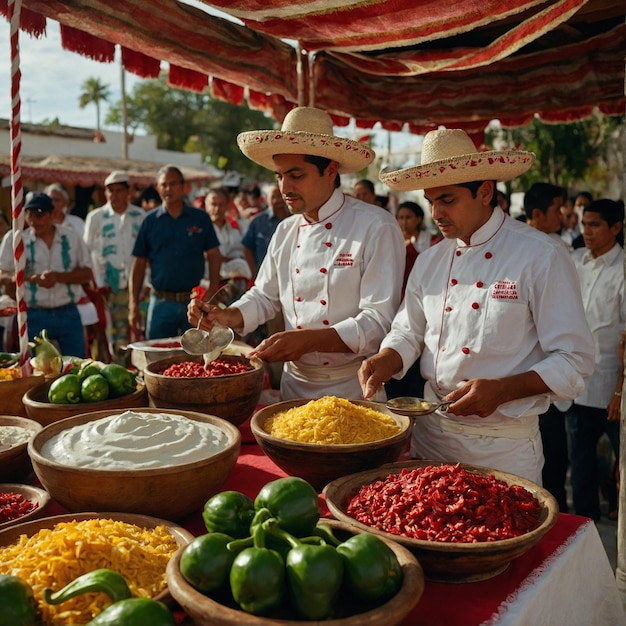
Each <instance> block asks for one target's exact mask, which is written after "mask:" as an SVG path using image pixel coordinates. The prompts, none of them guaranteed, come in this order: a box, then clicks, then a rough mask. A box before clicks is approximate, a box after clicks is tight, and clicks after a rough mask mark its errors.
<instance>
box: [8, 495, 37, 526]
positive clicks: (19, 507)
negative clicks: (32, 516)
mask: <svg viewBox="0 0 626 626" xmlns="http://www.w3.org/2000/svg"><path fill="white" fill-rule="evenodd" d="M38 506H39V503H35V502H33V501H32V500H29V499H28V498H25V497H24V496H23V495H22V494H21V493H15V492H13V491H6V492H3V493H0V524H2V523H4V522H10V521H12V520H14V519H17V518H18V517H22V516H23V515H26V514H27V513H30V512H32V511H34V510H35V509H36V508H37V507H38Z"/></svg>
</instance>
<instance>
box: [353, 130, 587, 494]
mask: <svg viewBox="0 0 626 626" xmlns="http://www.w3.org/2000/svg"><path fill="white" fill-rule="evenodd" d="M533 160H534V155H533V154H532V153H529V152H524V151H514V150H503V151H491V152H477V151H476V148H475V147H474V144H473V142H472V140H471V139H470V138H469V136H468V135H467V134H466V133H465V132H464V131H462V130H439V131H433V132H430V133H428V134H427V135H426V136H425V138H424V142H423V146H422V164H421V165H419V166H416V167H412V168H407V169H404V170H400V171H396V172H387V173H384V174H382V175H381V180H382V181H383V182H384V183H386V184H387V185H388V186H389V187H391V188H392V189H394V190H398V191H408V190H412V189H424V194H425V198H426V200H427V202H428V203H429V205H430V211H431V215H432V218H433V220H434V222H435V224H436V225H437V227H438V228H439V230H440V231H441V233H442V235H443V236H444V238H445V239H444V240H443V241H442V242H440V243H439V244H437V245H436V246H433V247H432V248H429V249H428V250H426V251H424V252H422V253H421V254H420V255H419V256H418V257H417V260H416V262H415V265H414V267H413V270H412V272H411V274H410V276H409V279H408V283H407V287H406V292H405V297H404V300H403V303H402V305H401V307H400V310H399V311H398V313H397V315H396V317H395V319H394V321H393V324H392V328H391V332H390V333H389V334H388V335H387V337H385V339H383V341H382V343H381V350H380V352H379V353H378V354H377V355H375V356H373V357H371V358H369V359H367V360H366V361H365V362H364V363H363V365H362V366H361V370H360V371H359V377H360V380H361V384H362V387H363V393H364V396H365V397H366V398H368V397H371V396H372V395H373V394H374V393H375V392H376V390H377V389H378V388H379V387H380V386H381V385H382V384H383V383H384V382H386V381H387V380H389V379H390V378H391V377H392V376H395V377H396V378H401V377H402V376H403V375H404V373H405V372H406V371H407V369H408V368H409V367H410V366H411V365H412V364H413V362H414V361H415V360H416V359H417V358H418V357H420V356H421V371H422V375H423V377H424V378H425V379H426V386H425V392H424V395H425V396H426V398H427V399H428V400H442V399H443V400H446V401H451V402H452V404H451V405H450V407H449V409H448V411H447V412H446V413H443V412H436V413H434V414H432V415H427V416H424V417H420V418H419V419H418V420H416V421H415V425H414V428H413V437H412V442H411V453H412V455H413V456H415V457H417V458H424V459H437V460H444V461H447V462H462V463H470V464H475V465H483V466H488V467H491V468H493V469H498V470H503V471H508V472H512V473H514V474H518V475H520V476H523V477H526V478H528V479H530V480H533V481H535V482H537V483H541V468H542V466H543V454H542V447H541V437H540V434H539V424H538V415H539V414H541V413H544V412H545V411H546V410H547V408H548V406H549V404H550V401H551V399H552V398H553V397H557V398H558V397H561V398H573V397H575V396H576V395H577V394H578V393H580V392H581V391H582V389H583V388H584V378H585V377H587V376H589V375H590V373H591V371H592V370H593V341H592V338H591V334H590V332H589V329H588V327H587V323H586V320H585V314H584V310H583V306H582V301H581V296H580V290H579V288H578V286H577V281H576V270H575V268H574V265H573V263H572V260H571V259H570V258H569V253H568V252H567V250H566V248H565V247H564V246H563V245H562V244H560V243H558V242H553V241H552V240H551V239H550V238H548V237H546V236H545V235H544V234H543V233H539V232H538V231H536V230H535V229H532V228H530V227H529V226H527V225H526V224H522V223H520V222H519V221H517V220H512V219H510V218H509V217H508V216H507V215H506V213H504V212H503V211H502V209H500V208H499V207H498V206H497V204H496V181H504V180H509V179H511V178H514V177H515V176H518V175H520V174H522V173H523V172H525V171H526V170H527V169H529V168H530V166H531V165H532V163H533ZM563 310H566V311H568V315H567V316H563V315H562V311H563Z"/></svg>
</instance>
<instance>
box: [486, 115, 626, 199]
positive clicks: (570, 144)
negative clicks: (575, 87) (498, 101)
mask: <svg viewBox="0 0 626 626" xmlns="http://www.w3.org/2000/svg"><path fill="white" fill-rule="evenodd" d="M624 137H625V127H624V119H623V118H622V117H610V116H605V115H602V114H600V113H595V114H594V115H592V116H591V117H590V118H588V119H585V120H581V121H578V122H571V123H568V124H546V123H544V122H541V121H540V120H539V119H537V118H535V119H534V120H533V121H532V122H531V123H530V124H529V125H527V126H523V127H520V128H512V129H500V130H491V131H488V133H487V137H486V140H487V142H488V143H490V144H491V145H496V146H498V145H500V144H502V142H504V144H505V146H506V147H508V148H513V147H516V146H519V147H521V148H522V149H524V150H530V151H531V152H534V153H535V154H536V155H537V160H536V162H535V165H534V167H532V168H531V169H530V170H529V171H528V172H526V173H525V174H523V175H522V176H520V177H518V178H517V179H515V180H514V181H512V183H511V185H510V187H511V188H510V189H509V191H525V190H526V189H528V188H529V187H530V186H531V185H532V184H533V183H535V182H539V181H545V182H551V183H553V184H555V185H560V186H561V187H564V188H565V189H567V190H568V191H570V192H571V191H573V190H580V189H587V190H588V191H590V192H591V193H592V194H593V195H594V196H596V195H598V194H602V193H604V192H605V191H606V189H607V184H608V181H611V180H616V179H619V178H620V177H621V172H622V171H623V167H624V162H623V161H624V157H623V153H622V152H621V150H620V149H619V147H620V146H622V145H623V141H624Z"/></svg>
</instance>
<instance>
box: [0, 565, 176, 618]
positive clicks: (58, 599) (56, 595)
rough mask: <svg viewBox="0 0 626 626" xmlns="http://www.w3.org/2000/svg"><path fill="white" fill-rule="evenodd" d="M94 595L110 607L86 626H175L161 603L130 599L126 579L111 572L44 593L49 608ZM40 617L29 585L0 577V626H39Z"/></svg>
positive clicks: (97, 573)
mask: <svg viewBox="0 0 626 626" xmlns="http://www.w3.org/2000/svg"><path fill="white" fill-rule="evenodd" d="M91 591H99V592H103V593H106V594H107V595H108V596H109V598H110V599H111V604H110V605H109V606H108V607H106V608H105V609H104V610H103V611H102V612H101V613H99V614H98V615H97V616H96V617H94V619H92V620H91V621H90V622H89V623H88V624H87V626H147V625H149V626H176V622H175V620H174V616H173V615H172V613H171V612H170V610H169V609H168V608H167V607H166V606H165V605H164V604H163V603H161V602H156V601H155V600H152V599H150V598H131V594H130V589H129V588H128V585H127V584H126V581H125V580H124V578H123V577H122V576H121V575H120V574H119V573H118V572H115V571H113V570H110V569H98V570H94V571H92V572H88V573H87V574H83V575H82V576H79V577H78V578H76V579H75V580H73V581H72V582H71V583H69V584H68V585H66V586H65V587H63V589H60V590H59V591H56V592H53V591H52V590H51V589H45V590H44V601H45V602H46V603H47V604H62V603H63V602H66V601H67V600H70V599H71V598H74V597H76V596H78V595H81V594H84V593H88V592H91ZM40 623H41V622H40V619H39V614H38V611H37V608H36V603H35V600H34V596H33V590H32V588H31V587H30V585H29V584H28V583H27V582H26V581H24V580H22V579H21V578H18V577H17V576H3V575H0V626H37V625H38V624H40Z"/></svg>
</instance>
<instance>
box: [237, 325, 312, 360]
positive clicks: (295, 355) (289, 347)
mask: <svg viewBox="0 0 626 626" xmlns="http://www.w3.org/2000/svg"><path fill="white" fill-rule="evenodd" d="M316 351H317V348H315V346H314V345H312V343H311V336H310V333H309V332H308V331H307V330H284V331H281V332H278V333H274V334H273V335H272V336H271V337H268V338H267V339H264V340H263V341H262V342H261V343H260V344H259V345H258V346H257V347H256V348H255V349H254V350H253V351H252V352H251V353H250V354H249V355H248V356H249V358H251V359H261V360H262V361H267V362H268V363H275V362H276V361H297V360H298V359H301V358H302V357H303V356H304V355H305V354H308V353H309V352H316Z"/></svg>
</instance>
